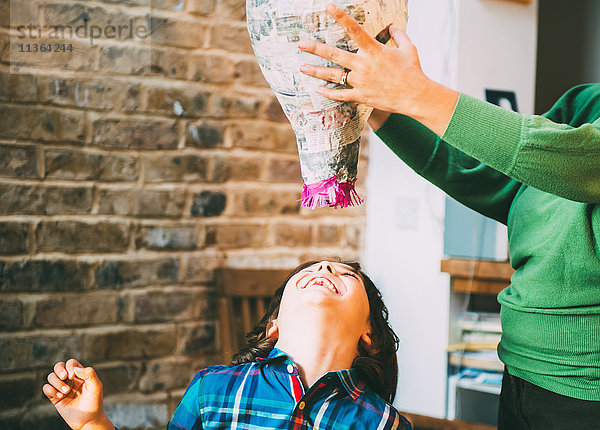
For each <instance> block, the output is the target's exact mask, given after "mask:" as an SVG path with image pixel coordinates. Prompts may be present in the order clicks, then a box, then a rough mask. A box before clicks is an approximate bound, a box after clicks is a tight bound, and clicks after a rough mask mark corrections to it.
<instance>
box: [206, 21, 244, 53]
mask: <svg viewBox="0 0 600 430" xmlns="http://www.w3.org/2000/svg"><path fill="white" fill-rule="evenodd" d="M210 46H211V47H212V48H218V49H223V50H225V51H230V52H241V53H246V54H251V53H252V52H253V51H252V46H251V45H250V36H249V35H248V30H247V29H246V25H245V24H244V25H232V24H228V23H222V24H220V25H215V26H214V27H213V31H212V34H211V38H210Z"/></svg>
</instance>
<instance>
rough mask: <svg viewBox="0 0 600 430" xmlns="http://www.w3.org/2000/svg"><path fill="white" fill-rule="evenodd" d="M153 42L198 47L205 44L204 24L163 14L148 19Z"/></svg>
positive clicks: (180, 46) (147, 22) (179, 46)
mask: <svg viewBox="0 0 600 430" xmlns="http://www.w3.org/2000/svg"><path fill="white" fill-rule="evenodd" d="M145 24H146V26H147V28H148V29H149V31H150V33H151V38H150V39H151V41H152V44H153V45H154V44H157V45H168V46H175V47H177V48H189V49H197V48H202V46H203V45H204V38H205V31H204V26H202V25H200V24H198V23H197V22H192V21H176V20H173V19H170V18H166V17H163V16H152V17H151V18H150V20H146V23H145Z"/></svg>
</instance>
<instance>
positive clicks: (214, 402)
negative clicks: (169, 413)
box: [167, 348, 412, 430]
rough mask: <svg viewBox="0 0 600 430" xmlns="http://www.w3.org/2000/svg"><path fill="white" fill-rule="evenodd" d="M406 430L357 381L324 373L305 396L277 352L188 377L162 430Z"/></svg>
mask: <svg viewBox="0 0 600 430" xmlns="http://www.w3.org/2000/svg"><path fill="white" fill-rule="evenodd" d="M215 428H232V429H234V428H239V429H255V430H259V429H260V430H266V429H295V430H300V429H315V430H317V429H335V430H344V429H369V430H370V429H373V430H395V429H411V428H412V427H411V425H410V423H409V422H408V421H407V420H406V418H404V417H403V416H402V415H400V414H399V413H398V411H397V410H396V409H394V407H393V406H391V405H390V404H389V403H387V402H385V401H384V400H383V399H382V398H381V397H380V396H378V395H377V394H376V393H375V392H373V391H372V390H370V389H369V388H368V387H367V386H366V385H365V383H364V382H362V381H360V380H359V379H358V377H357V371H356V369H346V370H340V371H336V372H329V373H327V374H326V375H324V376H322V377H321V378H320V379H319V380H318V381H317V382H316V383H315V384H314V385H313V386H312V387H310V389H309V390H307V391H305V390H304V387H303V385H302V383H301V382H300V376H299V375H298V368H297V367H296V365H295V364H294V362H293V361H292V360H291V359H290V358H289V357H288V356H287V355H286V354H285V353H284V352H283V351H281V350H279V349H277V348H274V349H273V351H271V353H270V354H269V356H268V357H267V358H263V359H261V358H259V359H257V361H256V362H252V363H245V364H240V365H238V366H210V367H208V368H206V369H203V370H201V371H200V372H198V373H197V374H196V376H194V378H193V379H192V382H191V383H190V385H189V386H188V388H187V390H186V392H185V394H184V396H183V398H182V399H181V402H180V403H179V405H178V406H177V409H176V410H175V413H174V414H173V417H172V418H171V420H170V421H169V424H168V426H167V429H168V430H176V429H185V430H198V429H215Z"/></svg>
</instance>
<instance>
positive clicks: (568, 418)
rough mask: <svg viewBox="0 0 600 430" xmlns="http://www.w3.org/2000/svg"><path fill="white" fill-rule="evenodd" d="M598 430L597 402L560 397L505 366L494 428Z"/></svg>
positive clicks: (599, 407) (599, 411) (599, 420)
mask: <svg viewBox="0 0 600 430" xmlns="http://www.w3.org/2000/svg"><path fill="white" fill-rule="evenodd" d="M555 429H556V430H563V429H564V430H567V429H568V430H579V429H581V430H600V401H598V402H594V401H589V400H579V399H574V398H572V397H567V396H562V395H560V394H556V393H553V392H552V391H548V390H545V389H543V388H540V387H538V386H537V385H533V384H531V383H529V382H527V381H524V380H523V379H521V378H517V377H516V376H512V375H510V374H509V373H508V372H507V371H506V368H505V369H504V376H503V378H502V392H501V394H500V407H499V409H498V430H555Z"/></svg>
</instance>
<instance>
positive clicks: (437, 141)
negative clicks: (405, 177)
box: [375, 114, 521, 224]
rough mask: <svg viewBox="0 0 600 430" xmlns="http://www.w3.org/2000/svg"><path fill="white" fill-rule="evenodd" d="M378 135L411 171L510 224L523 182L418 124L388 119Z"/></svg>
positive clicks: (393, 116) (400, 117)
mask: <svg viewBox="0 0 600 430" xmlns="http://www.w3.org/2000/svg"><path fill="white" fill-rule="evenodd" d="M375 134H376V135H377V136H378V137H379V138H380V139H381V140H382V141H383V142H384V143H385V144H386V145H387V146H388V147H389V148H390V149H391V150H392V151H393V152H394V153H395V154H396V155H397V156H398V157H399V158H401V159H402V161H404V162H405V163H406V164H407V165H408V166H409V167H410V168H411V169H413V170H414V171H415V172H416V173H417V174H419V175H420V176H422V177H423V178H425V179H427V180H428V181H429V182H431V183H432V184H434V185H436V186H438V187H439V188H441V189H442V190H444V191H445V192H446V193H447V194H448V195H450V196H451V197H453V198H454V199H456V200H457V201H459V202H460V203H462V204H464V205H466V206H468V207H470V208H471V209H473V210H475V211H477V212H479V213H481V214H483V215H485V216H488V217H490V218H493V219H495V220H496V221H499V222H501V223H503V224H506V223H507V220H508V210H509V208H510V205H511V204H512V201H513V199H514V196H515V195H516V193H517V191H518V190H519V188H520V187H521V183H519V182H518V181H516V180H514V179H511V178H509V177H508V176H506V175H504V174H502V173H500V172H499V171H497V170H495V169H492V168H491V167H489V166H486V165H485V164H483V163H481V162H480V161H478V160H476V159H475V158H473V157H471V156H469V155H467V154H465V153H464V152H462V151H460V150H458V149H456V148H454V147H452V146H451V145H448V143H446V142H445V141H444V140H442V139H441V138H440V137H439V136H437V135H436V134H435V133H434V132H432V131H431V130H429V129H428V128H427V127H425V126H424V125H422V124H421V123H419V122H418V121H416V120H414V119H412V118H410V117H408V116H405V115H400V114H391V115H389V116H387V118H386V120H385V122H384V123H383V124H382V125H381V126H380V127H379V128H378V129H377V130H376V131H375Z"/></svg>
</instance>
